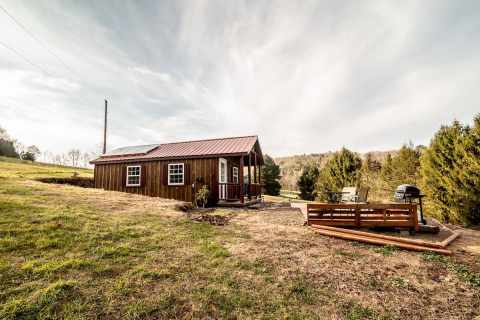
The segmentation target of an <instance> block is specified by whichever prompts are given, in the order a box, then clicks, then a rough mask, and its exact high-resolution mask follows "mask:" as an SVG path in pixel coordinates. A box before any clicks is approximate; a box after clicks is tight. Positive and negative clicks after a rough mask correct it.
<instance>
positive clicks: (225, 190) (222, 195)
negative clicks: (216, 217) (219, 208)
mask: <svg viewBox="0 0 480 320" xmlns="http://www.w3.org/2000/svg"><path fill="white" fill-rule="evenodd" d="M218 197H219V199H220V200H239V199H240V184H238V183H220V184H219V189H218Z"/></svg>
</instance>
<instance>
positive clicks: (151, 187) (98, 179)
mask: <svg viewBox="0 0 480 320" xmlns="http://www.w3.org/2000/svg"><path fill="white" fill-rule="evenodd" d="M169 163H184V164H185V169H186V170H185V172H186V173H189V176H188V177H184V178H185V179H184V181H185V184H184V185H182V186H168V185H166V183H164V182H163V181H167V179H166V177H164V176H165V175H166V172H164V171H165V170H164V169H163V168H164V167H165V166H166V165H168V164H169ZM132 165H140V166H142V174H141V177H142V178H143V179H142V180H143V181H142V182H141V186H140V187H127V186H126V183H125V179H124V175H125V176H126V167H127V166H132ZM217 176H218V158H205V159H204V158H202V159H185V160H173V161H159V160H156V161H144V162H139V163H128V164H127V163H106V164H96V165H95V169H94V178H95V188H103V189H105V190H111V191H121V192H129V193H137V194H143V195H147V196H152V197H161V198H167V199H176V200H181V201H193V198H194V191H193V190H192V183H195V182H196V179H197V178H200V177H202V178H203V179H202V180H203V181H204V183H205V184H207V185H208V186H209V188H210V190H212V192H213V194H214V195H218V177H217ZM164 179H165V180H164Z"/></svg>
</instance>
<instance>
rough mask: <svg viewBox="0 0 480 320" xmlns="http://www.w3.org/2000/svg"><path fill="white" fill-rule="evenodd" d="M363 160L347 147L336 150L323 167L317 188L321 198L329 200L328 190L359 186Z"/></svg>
mask: <svg viewBox="0 0 480 320" xmlns="http://www.w3.org/2000/svg"><path fill="white" fill-rule="evenodd" d="M361 167H362V160H361V159H360V157H359V156H358V155H357V154H356V153H354V152H352V151H350V150H348V149H346V148H342V150H340V151H338V152H335V153H334V154H333V156H332V157H331V158H330V159H329V160H328V161H327V163H326V164H325V167H324V168H323V169H322V171H321V173H320V176H319V179H318V183H317V190H318V193H319V198H320V199H321V200H328V195H327V192H328V191H341V190H342V188H343V187H348V186H357V185H358V184H359V181H360V180H359V179H360V176H361V172H360V169H361Z"/></svg>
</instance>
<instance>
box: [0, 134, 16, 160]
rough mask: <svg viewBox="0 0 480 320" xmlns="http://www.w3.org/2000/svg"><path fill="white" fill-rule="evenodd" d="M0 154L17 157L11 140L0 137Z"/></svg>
mask: <svg viewBox="0 0 480 320" xmlns="http://www.w3.org/2000/svg"><path fill="white" fill-rule="evenodd" d="M0 156H5V157H11V158H18V157H19V156H18V153H17V151H16V150H15V146H14V145H13V141H9V140H4V139H2V138H0Z"/></svg>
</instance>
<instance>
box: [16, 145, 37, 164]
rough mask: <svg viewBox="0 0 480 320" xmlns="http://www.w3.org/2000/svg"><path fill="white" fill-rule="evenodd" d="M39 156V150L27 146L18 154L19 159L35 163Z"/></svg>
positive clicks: (35, 147)
mask: <svg viewBox="0 0 480 320" xmlns="http://www.w3.org/2000/svg"><path fill="white" fill-rule="evenodd" d="M39 155H40V149H38V147H37V146H29V147H28V148H27V149H26V150H25V151H22V152H21V153H20V159H22V160H28V161H35V160H37V158H38V156H39Z"/></svg>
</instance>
